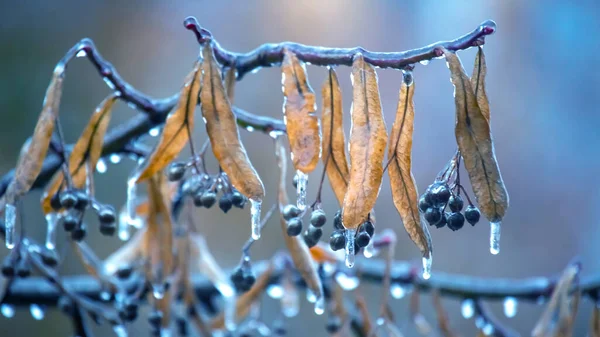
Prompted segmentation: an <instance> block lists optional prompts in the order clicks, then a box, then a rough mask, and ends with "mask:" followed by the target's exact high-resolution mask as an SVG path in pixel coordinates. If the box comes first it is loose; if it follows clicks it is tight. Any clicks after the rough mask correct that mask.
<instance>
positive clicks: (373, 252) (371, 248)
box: [363, 240, 379, 259]
mask: <svg viewBox="0 0 600 337" xmlns="http://www.w3.org/2000/svg"><path fill="white" fill-rule="evenodd" d="M363 255H364V257H366V258H367V259H370V258H372V257H374V256H377V255H379V248H376V247H375V244H374V240H371V241H370V242H369V244H368V245H367V246H366V247H365V249H363Z"/></svg>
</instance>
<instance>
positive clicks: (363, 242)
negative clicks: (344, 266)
mask: <svg viewBox="0 0 600 337" xmlns="http://www.w3.org/2000/svg"><path fill="white" fill-rule="evenodd" d="M369 241H371V236H370V235H369V233H367V232H366V231H360V232H358V234H357V235H356V244H357V245H358V247H359V248H364V247H366V246H367V245H368V244H369Z"/></svg>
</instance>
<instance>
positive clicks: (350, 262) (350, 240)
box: [298, 184, 356, 268]
mask: <svg viewBox="0 0 600 337" xmlns="http://www.w3.org/2000/svg"><path fill="white" fill-rule="evenodd" d="M298 185H300V184H298ZM344 234H345V235H346V248H345V250H344V252H345V254H346V267H348V268H352V267H354V257H355V256H354V255H355V254H354V238H355V236H356V229H346V231H345V232H344Z"/></svg>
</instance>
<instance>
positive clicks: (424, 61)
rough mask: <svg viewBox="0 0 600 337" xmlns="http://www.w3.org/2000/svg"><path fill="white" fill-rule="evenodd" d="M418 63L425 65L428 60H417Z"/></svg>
mask: <svg viewBox="0 0 600 337" xmlns="http://www.w3.org/2000/svg"><path fill="white" fill-rule="evenodd" d="M419 63H421V64H422V65H424V66H426V65H428V64H429V60H422V61H419Z"/></svg>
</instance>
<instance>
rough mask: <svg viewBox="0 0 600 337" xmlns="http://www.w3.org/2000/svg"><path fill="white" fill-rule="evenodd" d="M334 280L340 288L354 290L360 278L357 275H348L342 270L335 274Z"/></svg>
mask: <svg viewBox="0 0 600 337" xmlns="http://www.w3.org/2000/svg"><path fill="white" fill-rule="evenodd" d="M335 281H336V282H337V283H338V284H339V285H340V287H341V288H342V289H344V290H346V291H351V290H354V289H356V287H358V285H359V284H360V280H359V279H358V277H356V276H348V275H346V274H345V273H342V272H339V273H337V274H335Z"/></svg>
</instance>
